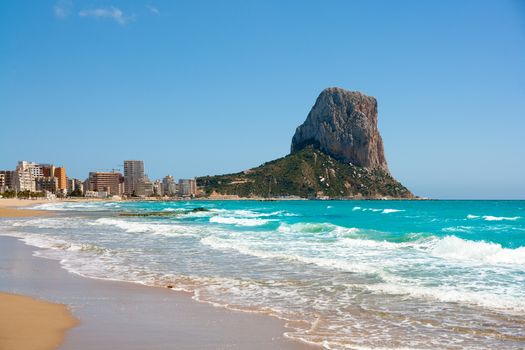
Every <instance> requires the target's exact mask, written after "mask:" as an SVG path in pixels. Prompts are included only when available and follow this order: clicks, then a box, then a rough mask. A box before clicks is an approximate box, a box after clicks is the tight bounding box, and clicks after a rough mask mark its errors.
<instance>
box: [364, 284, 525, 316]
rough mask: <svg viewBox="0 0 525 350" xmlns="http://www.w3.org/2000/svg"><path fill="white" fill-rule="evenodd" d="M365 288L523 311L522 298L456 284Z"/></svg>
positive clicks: (524, 305) (374, 285) (394, 285)
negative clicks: (465, 287) (469, 288)
mask: <svg viewBox="0 0 525 350" xmlns="http://www.w3.org/2000/svg"><path fill="white" fill-rule="evenodd" d="M366 289H368V290H371V291H375V292H381V293H386V294H401V295H403V294H407V295H411V296H413V297H417V298H424V299H434V300H439V301H443V302H452V303H458V302H460V303H467V304H475V305H479V306H482V307H486V308H490V309H507V310H513V311H515V312H516V311H517V312H522V311H525V303H524V302H523V299H522V298H516V297H513V296H509V295H505V293H502V294H495V293H493V292H491V291H486V290H484V291H473V290H467V289H464V288H461V287H458V286H439V287H428V286H421V285H419V286H418V285H417V284H415V283H410V284H407V283H406V282H398V281H394V282H387V283H379V284H370V285H367V286H366Z"/></svg>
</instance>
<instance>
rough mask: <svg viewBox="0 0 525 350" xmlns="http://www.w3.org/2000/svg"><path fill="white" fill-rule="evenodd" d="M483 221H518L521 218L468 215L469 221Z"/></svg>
mask: <svg viewBox="0 0 525 350" xmlns="http://www.w3.org/2000/svg"><path fill="white" fill-rule="evenodd" d="M480 218H481V219H483V220H485V221H516V220H518V219H521V216H492V215H472V214H468V215H467V219H480Z"/></svg>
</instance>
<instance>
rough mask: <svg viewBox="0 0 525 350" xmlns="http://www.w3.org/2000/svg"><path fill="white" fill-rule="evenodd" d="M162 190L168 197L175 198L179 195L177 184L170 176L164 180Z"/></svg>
mask: <svg viewBox="0 0 525 350" xmlns="http://www.w3.org/2000/svg"><path fill="white" fill-rule="evenodd" d="M162 189H163V191H164V194H165V195H166V196H174V195H176V194H177V183H176V182H175V180H174V179H173V176H171V175H168V176H165V177H164V178H163V179H162Z"/></svg>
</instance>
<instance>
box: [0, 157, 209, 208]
mask: <svg viewBox="0 0 525 350" xmlns="http://www.w3.org/2000/svg"><path fill="white" fill-rule="evenodd" d="M121 169H122V171H121ZM21 194H22V195H23V196H24V197H35V196H36V197H47V198H48V199H54V198H56V197H86V198H101V199H108V198H109V199H117V200H119V199H121V197H128V198H131V197H137V198H141V197H142V198H147V197H186V198H188V197H195V196H196V195H198V194H199V193H198V190H197V183H196V180H195V179H194V178H192V179H182V178H181V179H179V180H178V181H177V180H176V179H175V178H174V177H173V176H171V175H169V174H167V175H165V176H164V177H163V178H162V179H155V180H153V179H150V178H149V176H148V174H147V173H146V172H145V167H144V161H142V160H124V161H123V165H122V167H121V168H113V169H95V170H93V171H90V172H89V174H88V176H87V177H85V178H75V177H71V176H68V175H67V168H66V167H65V166H63V165H60V166H56V165H54V164H52V163H37V162H31V161H27V160H20V161H18V163H17V165H16V167H15V168H14V169H0V198H2V197H12V196H15V197H19V196H20V195H21Z"/></svg>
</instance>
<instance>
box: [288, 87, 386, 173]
mask: <svg viewBox="0 0 525 350" xmlns="http://www.w3.org/2000/svg"><path fill="white" fill-rule="evenodd" d="M310 145H311V146H313V147H314V148H317V149H319V150H320V151H322V152H324V153H326V154H328V155H330V156H332V157H333V158H335V159H337V160H340V161H342V162H345V163H352V164H353V165H357V166H360V167H363V168H367V169H381V170H384V171H385V172H387V173H388V172H389V171H388V166H387V163H386V159H385V154H384V150H383V141H382V139H381V135H379V130H378V129H377V101H376V99H375V98H374V97H371V96H366V95H365V94H362V93H360V92H356V91H348V90H344V89H341V88H336V87H332V88H327V89H325V90H323V92H321V94H320V95H319V97H318V98H317V101H316V102H315V104H314V106H313V107H312V110H311V111H310V113H309V114H308V116H307V117H306V120H305V122H304V123H303V124H302V125H300V126H299V127H298V128H297V130H296V131H295V135H294V136H293V139H292V148H291V151H292V153H295V152H297V151H300V150H301V149H303V148H305V147H306V146H310Z"/></svg>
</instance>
